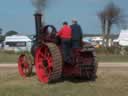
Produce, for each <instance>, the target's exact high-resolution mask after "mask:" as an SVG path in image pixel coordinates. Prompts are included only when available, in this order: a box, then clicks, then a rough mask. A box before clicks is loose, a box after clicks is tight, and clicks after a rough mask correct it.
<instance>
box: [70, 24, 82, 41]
mask: <svg viewBox="0 0 128 96" xmlns="http://www.w3.org/2000/svg"><path fill="white" fill-rule="evenodd" d="M71 29H72V40H81V39H82V35H83V33H82V29H81V27H80V25H78V24H72V25H71Z"/></svg>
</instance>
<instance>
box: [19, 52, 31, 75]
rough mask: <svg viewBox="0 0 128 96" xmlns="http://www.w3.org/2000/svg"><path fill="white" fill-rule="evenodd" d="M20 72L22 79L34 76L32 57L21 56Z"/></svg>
mask: <svg viewBox="0 0 128 96" xmlns="http://www.w3.org/2000/svg"><path fill="white" fill-rule="evenodd" d="M18 70H19V74H20V75H21V76H22V77H28V76H30V75H31V74H32V60H31V57H30V56H27V55H26V54H21V55H20V56H19V58H18Z"/></svg>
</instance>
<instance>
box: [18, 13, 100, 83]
mask: <svg viewBox="0 0 128 96" xmlns="http://www.w3.org/2000/svg"><path fill="white" fill-rule="evenodd" d="M34 17H35V26H36V36H35V40H33V46H32V48H31V53H28V52H23V53H22V54H21V55H20V56H19V58H18V70H19V74H20V75H21V76H22V77H23V78H28V77H30V76H32V74H33V71H34V70H35V73H36V75H37V77H38V80H39V81H40V82H42V83H50V82H53V81H57V80H60V79H61V78H62V77H63V78H67V77H69V78H70V77H74V78H75V77H77V78H80V79H83V78H85V79H89V80H95V79H96V72H97V65H98V63H97V61H96V53H95V48H94V47H93V46H92V45H91V44H90V43H87V42H83V41H81V44H82V47H81V48H72V51H71V64H65V63H64V61H63V53H62V47H61V42H60V41H59V39H58V37H56V32H57V31H56V28H55V27H54V26H53V25H44V24H43V23H42V20H41V19H42V14H41V13H35V15H34ZM33 69H34V70H33Z"/></svg>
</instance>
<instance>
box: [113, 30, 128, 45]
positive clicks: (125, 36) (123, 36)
mask: <svg viewBox="0 0 128 96" xmlns="http://www.w3.org/2000/svg"><path fill="white" fill-rule="evenodd" d="M114 42H118V43H119V45H121V46H128V30H121V32H120V34H119V37H118V38H117V39H115V40H114Z"/></svg>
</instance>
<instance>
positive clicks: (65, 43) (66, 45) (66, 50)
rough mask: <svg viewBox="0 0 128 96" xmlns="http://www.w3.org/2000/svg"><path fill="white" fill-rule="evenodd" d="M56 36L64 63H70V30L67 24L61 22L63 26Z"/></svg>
mask: <svg viewBox="0 0 128 96" xmlns="http://www.w3.org/2000/svg"><path fill="white" fill-rule="evenodd" d="M57 36H59V37H60V39H61V45H62V52H63V56H64V63H69V62H70V52H71V38H72V30H71V28H70V26H69V25H68V23H67V22H63V26H62V27H61V29H60V31H59V32H58V33H57Z"/></svg>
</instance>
